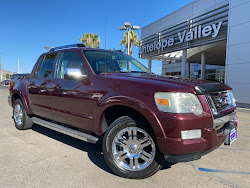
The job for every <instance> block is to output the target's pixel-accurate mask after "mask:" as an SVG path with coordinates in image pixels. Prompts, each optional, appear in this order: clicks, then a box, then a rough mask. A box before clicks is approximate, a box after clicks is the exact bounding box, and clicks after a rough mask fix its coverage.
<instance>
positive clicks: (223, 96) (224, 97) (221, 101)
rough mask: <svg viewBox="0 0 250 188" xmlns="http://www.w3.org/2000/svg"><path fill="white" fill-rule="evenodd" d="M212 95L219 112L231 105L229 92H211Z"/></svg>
mask: <svg viewBox="0 0 250 188" xmlns="http://www.w3.org/2000/svg"><path fill="white" fill-rule="evenodd" d="M210 96H211V98H212V100H213V102H214V105H215V107H216V109H217V111H218V112H220V111H223V110H225V109H227V108H228V107H229V106H230V105H231V100H230V97H229V94H228V92H219V93H211V95H210Z"/></svg>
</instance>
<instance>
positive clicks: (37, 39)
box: [0, 0, 193, 73]
mask: <svg viewBox="0 0 250 188" xmlns="http://www.w3.org/2000/svg"><path fill="white" fill-rule="evenodd" d="M192 1H193V0H174V1H173V0H156V1H149V0H144V1H141V0H140V1H139V0H138V1H136V0H133V1H131V0H127V1H118V0H91V1H84V0H71V1H69V0H40V1H38V0H0V56H1V60H2V65H3V69H4V70H9V71H14V72H17V59H18V57H19V59H20V64H21V66H22V69H23V73H29V72H31V70H32V68H33V65H34V64H35V62H36V60H37V58H38V57H39V55H40V54H41V53H43V52H46V50H45V49H44V48H43V46H44V45H47V46H60V45H67V44H74V43H78V42H79V39H80V37H81V36H82V35H83V34H84V33H85V32H91V33H96V34H98V35H99V36H100V39H101V48H106V49H110V48H111V49H113V48H115V49H120V45H119V43H120V40H121V39H122V37H123V31H120V30H119V29H118V27H119V26H122V25H123V24H124V22H126V21H128V22H131V24H132V25H139V26H140V27H144V26H146V25H148V24H150V23H152V22H154V21H156V20H158V19H159V18H161V17H163V16H165V15H167V14H169V13H171V12H173V11H175V10H177V9H179V8H181V7H183V6H185V5H186V4H188V3H190V2H192ZM106 18H107V19H106ZM106 20H107V21H106ZM105 26H106V32H105ZM105 33H106V37H105ZM137 33H138V35H139V37H140V35H141V31H140V30H139V31H137ZM105 38H106V39H105ZM133 57H134V58H136V59H137V60H139V61H140V62H142V63H143V64H144V65H147V60H140V59H139V58H138V49H137V48H133ZM160 67H161V62H160V61H153V64H152V71H153V72H156V73H160V70H159V68H160Z"/></svg>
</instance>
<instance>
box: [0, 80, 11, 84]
mask: <svg viewBox="0 0 250 188" xmlns="http://www.w3.org/2000/svg"><path fill="white" fill-rule="evenodd" d="M9 84H10V80H4V81H2V82H1V85H9Z"/></svg>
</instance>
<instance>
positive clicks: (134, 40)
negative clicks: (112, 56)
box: [120, 30, 139, 56]
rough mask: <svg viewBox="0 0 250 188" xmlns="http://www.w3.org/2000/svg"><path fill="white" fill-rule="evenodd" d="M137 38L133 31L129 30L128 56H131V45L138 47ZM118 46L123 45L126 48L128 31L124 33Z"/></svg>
mask: <svg viewBox="0 0 250 188" xmlns="http://www.w3.org/2000/svg"><path fill="white" fill-rule="evenodd" d="M138 38H139V36H138V35H137V34H136V32H135V31H132V30H129V55H130V56H132V53H133V52H132V45H134V46H137V47H138V46H139V39H138ZM120 45H124V46H125V47H126V48H128V31H127V32H125V33H124V36H123V39H122V40H121V42H120Z"/></svg>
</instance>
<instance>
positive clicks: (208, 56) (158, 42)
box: [139, 0, 250, 106]
mask: <svg viewBox="0 0 250 188" xmlns="http://www.w3.org/2000/svg"><path fill="white" fill-rule="evenodd" d="M139 55H140V58H142V59H148V68H149V69H151V65H152V63H153V62H152V61H153V60H160V61H162V74H163V75H171V76H182V77H191V78H201V79H212V80H217V81H220V82H224V83H226V84H228V85H230V86H231V87H232V88H233V90H234V96H235V98H236V102H237V103H242V105H243V106H244V105H246V106H248V105H250V1H249V0H209V1H208V0H195V1H193V2H192V3H190V4H188V5H186V6H184V7H182V8H180V9H179V10H177V11H175V12H173V13H171V14H169V15H166V16H165V17H163V18H161V19H159V20H157V21H155V22H153V23H151V24H149V25H147V26H145V27H143V28H142V30H141V41H140V52H139Z"/></svg>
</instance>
